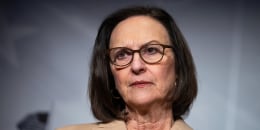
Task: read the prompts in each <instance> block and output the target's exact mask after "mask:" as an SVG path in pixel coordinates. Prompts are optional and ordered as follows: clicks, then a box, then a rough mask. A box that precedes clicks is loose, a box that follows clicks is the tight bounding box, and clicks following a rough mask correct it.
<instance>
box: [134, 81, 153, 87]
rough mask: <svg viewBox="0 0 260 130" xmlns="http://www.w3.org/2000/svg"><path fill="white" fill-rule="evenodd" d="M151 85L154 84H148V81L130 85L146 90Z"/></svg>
mask: <svg viewBox="0 0 260 130" xmlns="http://www.w3.org/2000/svg"><path fill="white" fill-rule="evenodd" d="M151 84H152V82H148V81H135V82H133V83H131V84H130V87H137V88H144V87H147V86H149V85H151Z"/></svg>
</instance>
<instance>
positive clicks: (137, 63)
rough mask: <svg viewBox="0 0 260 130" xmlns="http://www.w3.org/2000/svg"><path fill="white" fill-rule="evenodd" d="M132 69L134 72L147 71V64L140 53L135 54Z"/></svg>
mask: <svg viewBox="0 0 260 130" xmlns="http://www.w3.org/2000/svg"><path fill="white" fill-rule="evenodd" d="M130 67H131V71H132V72H133V73H134V74H137V75H138V74H141V73H143V72H145V71H146V64H145V62H144V61H143V59H142V58H141V57H140V55H139V53H134V54H133V61H132V63H131V64H130Z"/></svg>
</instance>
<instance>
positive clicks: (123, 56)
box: [115, 49, 131, 60]
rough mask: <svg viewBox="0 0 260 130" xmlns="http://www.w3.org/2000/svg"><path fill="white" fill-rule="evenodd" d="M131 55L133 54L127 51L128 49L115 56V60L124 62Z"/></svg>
mask: <svg viewBox="0 0 260 130" xmlns="http://www.w3.org/2000/svg"><path fill="white" fill-rule="evenodd" d="M130 55H131V52H129V51H127V50H126V49H123V50H120V51H118V52H117V53H116V55H115V60H124V59H126V58H128V57H129V56H130Z"/></svg>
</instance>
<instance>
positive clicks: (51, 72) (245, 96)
mask: <svg viewBox="0 0 260 130" xmlns="http://www.w3.org/2000/svg"><path fill="white" fill-rule="evenodd" d="M135 4H145V5H147V4H148V5H157V6H161V7H163V8H165V9H166V10H167V11H168V12H170V14H172V16H173V17H174V18H175V20H176V21H177V24H178V25H179V27H180V28H181V30H182V31H183V33H184V35H185V37H186V39H187V41H188V43H189V45H190V48H191V51H192V53H193V56H194V60H195V63H196V66H197V72H198V81H199V94H198V97H197V99H196V101H195V103H194V105H193V108H192V110H191V112H190V115H189V116H188V117H187V119H186V121H187V122H188V123H189V124H190V125H191V126H192V127H193V128H195V129H197V130H243V129H250V130H259V129H260V125H259V122H260V112H259V110H260V103H259V101H258V100H259V99H260V94H259V92H260V86H259V83H258V82H259V81H260V69H259V66H260V58H259V54H260V43H259V41H260V35H259V34H260V27H259V23H260V3H259V2H257V1H251V0H244V1H243V0H241V1H238V0H237V1H235V0H234V1H220V0H214V1H213V0H210V1H209V0H205V1H203V0H176V1H170V0H161V1H144V2H138V1H137V0H136V1H132V2H126V1H114V2H106V1H105V0H104V1H103V2H102V1H99V2H86V1H85V2H83V1H81V2H75V1H72V0H71V1H66V2H61V1H56V2H54V1H52V2H44V1H37V0H36V1H23V2H20V1H10V2H2V3H1V5H0V7H1V8H0V103H1V107H0V129H1V130H15V129H16V128H15V125H16V123H17V122H18V121H20V120H21V119H22V118H23V117H24V116H26V115H27V114H30V113H34V112H37V111H48V112H50V111H52V109H53V106H54V105H55V104H59V102H65V103H66V102H74V101H75V102H76V101H79V100H83V101H85V100H86V90H87V89H86V86H87V79H88V65H89V58H90V55H91V50H92V46H93V42H94V38H95V36H96V33H97V29H98V26H99V24H100V23H101V21H102V19H103V18H104V17H105V16H106V15H107V14H109V13H110V12H112V11H114V10H116V9H118V8H121V7H124V6H127V5H135ZM75 111H77V110H76V109H75ZM86 111H89V110H86ZM52 114H53V113H52ZM64 120H65V119H64ZM91 120H92V119H90V120H89V121H91Z"/></svg>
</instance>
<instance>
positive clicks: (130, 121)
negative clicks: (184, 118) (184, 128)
mask: <svg viewBox="0 0 260 130" xmlns="http://www.w3.org/2000/svg"><path fill="white" fill-rule="evenodd" d="M126 111H127V115H126V125H127V129H128V130H170V129H171V127H172V124H173V120H174V119H173V116H172V115H173V113H172V110H171V108H169V109H163V108H162V107H160V109H159V108H157V109H156V108H154V109H149V110H147V111H145V112H144V111H142V112H140V111H138V110H133V109H129V108H126Z"/></svg>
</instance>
